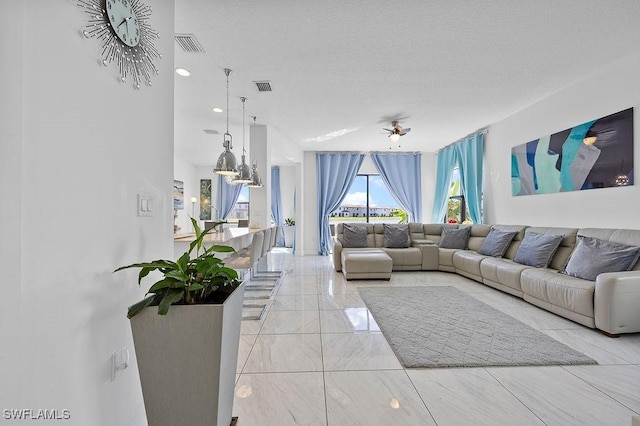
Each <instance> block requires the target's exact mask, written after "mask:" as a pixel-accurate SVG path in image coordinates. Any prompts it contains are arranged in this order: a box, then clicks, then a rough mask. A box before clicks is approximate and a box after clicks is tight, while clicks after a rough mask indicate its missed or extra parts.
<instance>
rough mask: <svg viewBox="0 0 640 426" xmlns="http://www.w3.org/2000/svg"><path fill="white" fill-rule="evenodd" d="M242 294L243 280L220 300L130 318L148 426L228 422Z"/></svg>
mask: <svg viewBox="0 0 640 426" xmlns="http://www.w3.org/2000/svg"><path fill="white" fill-rule="evenodd" d="M243 293H244V283H242V284H241V285H240V286H239V287H238V288H236V289H235V290H234V291H233V293H231V294H230V295H229V297H228V298H227V300H225V301H224V303H222V304H218V305H213V304H211V305H207V304H203V305H173V306H171V309H169V312H168V313H167V315H158V314H157V312H156V311H157V307H148V308H145V309H144V310H143V311H142V312H141V313H140V314H138V315H136V316H134V317H133V318H131V330H132V332H133V340H134V344H135V352H136V357H137V360H138V370H139V373H140V383H141V385H142V394H143V397H144V404H145V410H146V413H147V422H148V423H149V425H154V426H163V425H167V426H175V425H190V426H199V425H209V426H210V425H229V424H231V417H232V410H233V396H234V386H235V377H236V367H237V362H238V346H239V342H240V323H241V321H242V300H243Z"/></svg>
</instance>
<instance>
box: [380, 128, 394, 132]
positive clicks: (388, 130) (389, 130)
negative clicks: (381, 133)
mask: <svg viewBox="0 0 640 426" xmlns="http://www.w3.org/2000/svg"><path fill="white" fill-rule="evenodd" d="M382 130H386V131H387V132H393V130H391V129H386V128H384V127H383V128H382Z"/></svg>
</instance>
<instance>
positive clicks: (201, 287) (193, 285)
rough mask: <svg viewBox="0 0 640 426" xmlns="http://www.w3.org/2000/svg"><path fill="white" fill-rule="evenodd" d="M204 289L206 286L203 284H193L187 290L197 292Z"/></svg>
mask: <svg viewBox="0 0 640 426" xmlns="http://www.w3.org/2000/svg"><path fill="white" fill-rule="evenodd" d="M203 288H204V286H203V285H202V284H197V283H196V284H191V285H190V286H189V288H187V291H196V290H202V289H203Z"/></svg>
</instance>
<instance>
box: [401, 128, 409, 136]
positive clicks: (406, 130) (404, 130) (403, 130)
mask: <svg viewBox="0 0 640 426" xmlns="http://www.w3.org/2000/svg"><path fill="white" fill-rule="evenodd" d="M410 131H411V127H408V128H406V129H402V133H401V134H402V135H404V134H407V133H409V132H410Z"/></svg>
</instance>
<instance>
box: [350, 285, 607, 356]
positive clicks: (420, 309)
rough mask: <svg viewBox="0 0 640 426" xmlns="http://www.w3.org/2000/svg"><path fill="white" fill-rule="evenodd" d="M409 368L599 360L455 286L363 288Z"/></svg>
mask: <svg viewBox="0 0 640 426" xmlns="http://www.w3.org/2000/svg"><path fill="white" fill-rule="evenodd" d="M358 291H359V292H360V296H361V297H362V299H363V300H364V302H365V304H366V305H367V308H368V309H369V310H370V311H371V313H372V314H373V317H374V318H375V320H376V322H377V323H378V326H379V327H380V330H382V333H383V334H384V336H385V337H386V339H387V341H388V342H389V344H390V345H391V347H392V348H393V350H394V352H395V353H396V355H397V357H398V359H399V360H400V363H401V364H402V365H403V366H404V367H406V368H441V367H487V366H509V365H511V366H513V365H572V364H597V363H596V362H595V361H594V360H593V359H591V358H589V357H587V356H586V355H583V354H581V353H579V352H577V351H576V350H574V349H572V348H570V347H568V346H567V345H565V344H563V343H560V342H558V341H557V340H555V339H553V338H552V337H549V336H547V335H546V334H543V333H541V332H540V331H538V330H534V329H533V328H531V327H529V326H528V325H526V324H523V323H522V322H520V321H518V320H516V319H514V318H513V317H511V316H509V315H507V314H505V313H504V312H501V311H499V310H497V309H495V308H493V307H491V306H489V305H487V304H486V303H484V302H481V301H479V300H478V299H475V298H474V297H472V296H469V295H468V294H466V293H464V292H462V291H460V290H458V289H456V288H454V287H449V286H446V287H359V288H358Z"/></svg>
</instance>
